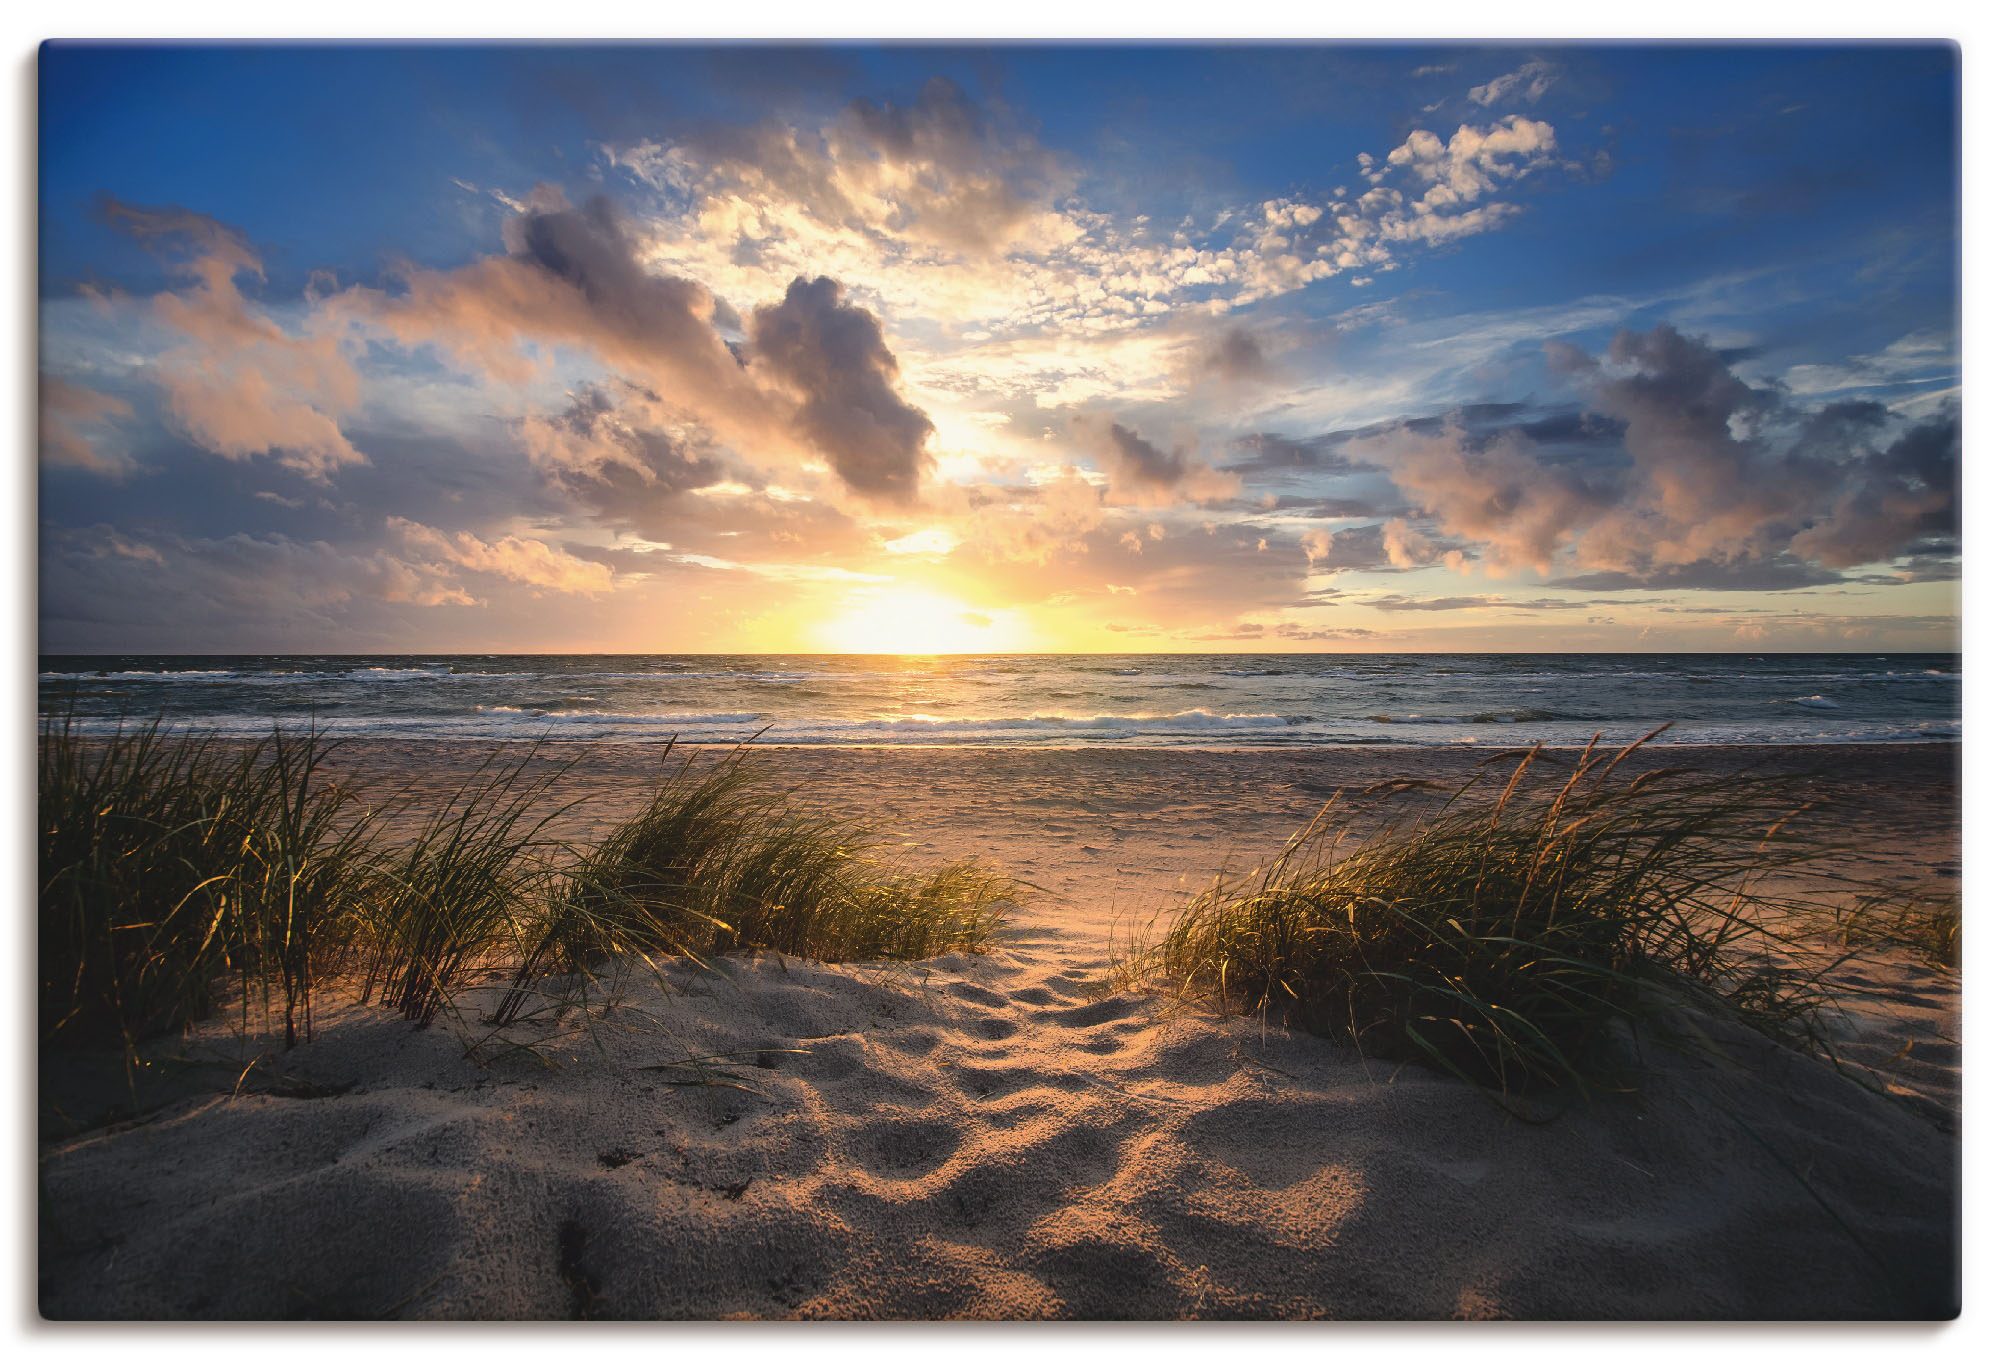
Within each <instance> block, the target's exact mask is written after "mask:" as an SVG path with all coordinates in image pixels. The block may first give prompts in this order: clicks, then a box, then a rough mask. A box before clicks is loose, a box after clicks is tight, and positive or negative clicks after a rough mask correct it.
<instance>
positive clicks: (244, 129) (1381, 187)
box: [37, 44, 1961, 653]
mask: <svg viewBox="0 0 2000 1359" xmlns="http://www.w3.org/2000/svg"><path fill="white" fill-rule="evenodd" d="M38 88H39V100H40V111H39V112H40V124H39V125H40V129H41V130H40V145H39V177H40V178H39V203H38V221H37V230H38V239H39V250H40V273H39V309H40V381H39V394H40V407H39V432H40V457H41V462H40V466H41V473H40V485H39V499H38V506H37V514H38V518H39V538H40V559H39V573H38V576H39V591H40V646H41V649H42V650H43V651H45V652H90V653H106V652H197V653H208V652H220V653H237V652H276V653H285V652H412V651H418V652H451V651H479V652H489V651H491V652H499V651H506V652H518V651H530V652H532V651H604V652H691V651H711V652H820V651H911V652H938V651H974V652H982V653H986V652H1003V651H1065V652H1074V651H1136V652H1161V651H1239V652H1242V651H1249V652H1270V651H1315V650H1324V651H1572V650H1573V651H1592V650H1601V651H1649V650H1659V651H1675V650H1692V651H1728V650H1747V651H1776V650H1882V649H1912V650H1948V649H1952V648H1954V647H1956V646H1957V645H1958V641H1959V609H1960V589H1959V576H1960V547H1961V543H1960V521H1961V509H1960V484H1961V477H1960V467H1961V435H1960V382H1961V378H1960V344H1959V335H1960V316H1959V272H1958V271H1959V257H1960V245H1961V241H1960V225H1959V183H1958V173H1959V171H1958V167H1959V163H1960V145H1959V74H1958V54H1957V52H1956V50H1955V49H1954V48H1952V47H1950V46H1945V45H1938V44H1929V45H1924V44H1903V45H1886V46H1884V45H1876V46H1838V45H1813V46H1790V47H1772V46H1761V47H1753V46H1734V47H1728V46H1705V47H1703V46H1682V47H1666V46H1659V45H1637V44H1627V45H1615V46H1596V47H1590V46H1563V45H1521V46H1454V45H1447V44H1433V45H1425V46H1389V45H1381V44H1373V45H1344V46H1339V45H1301V44H1289V45H1258V44H1240V45H1233V46H1219V47H1203V46H1192V45H1178V46H1154V47H1140V48H1134V47H1124V48H1119V47H1104V46H1094V45H1086V44H1075V45H1068V46H1042V47H1037V46H1032V45H1026V44H1011V45H1000V46H984V47H980V46H958V47H933V48H926V47H920V46H908V45H903V46H882V45H852V44H841V45H819V46H791V47H717V46H701V45H684V46H625V47H584V46H569V47H561V46H556V47H550V46H487V47H468V48H426V47H412V46H401V47H373V48H369V47H350V48H329V47H288V48H287V47H256V46H242V45H240V46H232V47H211V48H200V47H191V46H181V47H151V48H148V47H105V46H88V45H68V46H65V45H52V46H48V47H45V48H44V49H43V50H42V54H41V58H40V62H39V71H38Z"/></svg>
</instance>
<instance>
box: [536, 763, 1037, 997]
mask: <svg viewBox="0 0 2000 1359" xmlns="http://www.w3.org/2000/svg"><path fill="white" fill-rule="evenodd" d="M669 754H671V746H670V747H669ZM883 849H884V845H883V841H882V837H881V834H880V832H879V830H878V829H877V828H876V827H874V826H872V825H870V824H869V823H867V822H863V821H858V820H853V819H846V818H839V817H832V816H828V815H825V814H823V813H820V812H817V811H814V810H812V809H811V807H810V806H809V805H804V806H802V805H801V798H800V797H799V795H798V793H797V792H796V791H794V790H787V789H784V788H781V787H779V786H777V785H776V784H775V783H773V782H772V781H771V780H770V779H769V778H768V776H767V775H766V773H765V771H763V770H762V769H761V768H760V767H759V766H758V765H757V764H756V763H755V762H754V761H753V759H752V758H751V754H750V751H749V750H748V748H747V747H739V748H738V749H736V750H734V751H732V752H731V753H729V754H728V755H726V756H724V757H723V758H722V759H721V760H719V761H717V762H716V763H715V764H714V765H712V766H711V767H710V768H708V769H706V770H697V769H696V767H695V760H694V757H693V756H691V755H690V756H688V757H686V758H684V759H683V760H682V761H681V762H680V764H679V765H678V767H676V768H675V769H674V770H673V772H672V773H670V774H669V775H668V776H667V777H666V778H665V779H664V780H663V781H662V782H661V784H660V786H659V788H658V789H657V790H656V791H655V792H654V795H653V798H652V800H651V801H650V802H649V803H648V804H647V805H646V807H645V808H644V809H642V810H641V811H640V812H639V813H638V814H637V815H635V816H634V817H632V818H631V819H630V820H628V821H626V822H625V823H623V824H622V825H620V826H618V827H617V828H616V829H615V830H613V831H612V832H611V834H610V835H609V836H608V837H606V838H605V839H604V840H603V841H602V842H600V843H599V844H597V845H595V846H592V847H590V848H589V849H588V850H586V851H584V852H582V853H581V854H580V855H579V856H578V860H577V862H576V863H575V865H574V866H573V867H571V868H570V869H569V870H567V871H566V872H565V873H564V874H563V875H562V882H561V886H560V887H559V889H558V890H557V891H555V892H554V893H552V894H551V895H549V896H547V897H546V898H545V899H544V903H543V911H544V915H543V918H542V920H541V923H540V929H539V933H538V937H537V939H536V941H535V943H534V945H533V947H531V948H529V949H527V950H525V957H524V959H523V962H522V966H521V970H520V974H519V976H518V978H517V983H516V987H515V990H514V992H513V994H511V995H510V996H509V997H508V998H507V1000H506V1001H505V1002H503V1003H502V1006H501V1008H500V1009H499V1010H498V1011H497V1012H496V1019H498V1020H500V1021H503V1022H504V1021H506V1020H508V1019H511V1018H512V1017H513V1016H514V1015H516V1014H518V1013H519V1011H520V1008H521V1005H522V1003H523V1000H524V998H525V994H526V992H525V988H526V986H527V984H528V983H529V982H530V981H531V980H532V979H533V978H534V977H535V976H537V975H539V974H541V973H543V972H547V971H551V970H553V971H556V972H561V973H568V974H572V975H581V974H586V973H588V972H589V971H591V970H592V969H593V968H594V967H596V966H597V965H598V964H599V963H601V962H602V961H603V960H605V959H608V958H613V957H632V956H641V955H650V954H673V955H678V956H681V957H685V958H700V957H703V956H706V955H709V954H713V953H719V952H723V951H726V950H730V949H771V950H775V951H777V952H779V953H785V954H790V955H792V956H794V957H800V958H811V959H815V960H818V961H821V962H848V961H854V960H860V959H912V958H925V957H931V956H933V955H936V954H939V953H947V952H951V951H954V950H960V951H974V950H977V949H981V948H984V947H985V946H986V945H987V943H988V942H989V941H990V940H991V939H992V937H993V934H994V932H995V931H996V930H997V929H998V928H999V927H1000V925H1001V923H1002V921H1003V920H1004V919H1005V917H1006V914H1007V912H1008V910H1009V909H1010V908H1011V907H1012V905H1013V903H1014V899H1015V891H1016V888H1015V884H1014V882H1013V881H1012V879H1010V878H1008V877H1006V876H1005V875H1003V874H1001V873H999V872H998V871H996V870H994V869H992V868H990V867H988V866H987V865H984V864H982V863H980V862H978V861H976V860H972V859H959V860H955V861H952V862H949V863H945V864H942V865H939V866H936V867H933V868H928V869H921V870H919V869H910V868H905V867H902V866H900V865H899V864H897V863H896V862H894V861H893V860H890V859H887V858H885V857H884V856H883Z"/></svg>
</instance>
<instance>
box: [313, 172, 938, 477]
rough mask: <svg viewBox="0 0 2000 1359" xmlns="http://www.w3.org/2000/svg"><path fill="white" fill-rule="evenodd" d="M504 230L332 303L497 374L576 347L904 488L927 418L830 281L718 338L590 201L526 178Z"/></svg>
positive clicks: (722, 423) (838, 470)
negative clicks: (456, 259)
mask: <svg viewBox="0 0 2000 1359" xmlns="http://www.w3.org/2000/svg"><path fill="white" fill-rule="evenodd" d="M507 238H508V244H509V253H508V254H507V255H505V256H496V257H489V258H486V259H482V260H479V261H477V262H476V263H474V264H470V265H467V266H465V267H464V268H461V269H457V270H452V271H449V272H443V273H432V272H421V271H418V272H412V273H411V274H410V275H409V276H408V277H407V284H408V287H407V290H406V292H405V293H404V294H402V295H400V296H390V295H388V294H385V293H381V292H376V291H373V290H368V289H353V290H350V291H349V292H348V293H346V294H342V295H341V297H340V298H339V299H337V301H336V305H337V307H338V308H339V309H340V310H342V311H344V312H346V313H348V314H350V315H352V316H354V317H355V318H356V319H358V320H361V321H363V322H365V323H368V324H372V325H375V326H378V327H381V328H383V329H385V330H387V331H388V332H389V333H390V334H392V335H393V336H395V337H396V338H397V339H399V340H400V341H402V342H403V343H404V344H406V345H411V346H415V345H420V344H429V345H434V346H437V347H438V348H440V349H442V350H444V351H446V352H448V353H451V354H454V355H455V356H457V357H458V358H460V359H461V360H464V361H468V362H472V363H476V364H478V365H480V366H482V367H485V368H486V369H487V370H488V371H490V372H491V373H493V375H494V376H496V377H499V378H501V379H503V380H520V379H522V378H524V377H525V376H527V373H528V371H529V370H528V369H527V367H526V365H525V362H524V360H523V359H522V356H521V354H520V352H519V348H518V346H519V342H520V341H521V340H522V339H524V338H528V339H535V340H540V341H543V342H545V343H556V344H569V345H577V346H582V347H587V348H589V349H592V350H594V351H595V352H596V353H597V354H598V356H599V357H600V358H602V359H603V360H605V361H606V362H607V363H609V364H611V365H612V366H614V367H615V368H617V369H618V370H620V371H621V372H622V373H624V374H625V375H626V376H627V377H628V378H630V379H632V380H634V381H635V382H637V383H640V384H642V385H643V386H644V387H646V388H648V389H651V390H652V391H653V392H654V394H655V398H656V400H657V401H658V403H660V404H663V405H666V406H669V407H672V408H674V409H676V410H678V411H681V412H684V413H686V414H687V415H689V416H690V417H692V418H694V419H696V420H699V421H700V422H701V423H703V424H705V425H707V426H709V427H711V428H713V429H714V430H715V431H716V433H717V434H718V435H719V436H720V437H721V438H723V439H724V440H725V441H727V442H730V443H732V444H735V445H736V446H738V447H739V448H741V449H743V450H745V451H746V452H751V453H754V454H757V455H767V454H769V453H770V452H771V451H773V450H774V449H776V450H784V449H790V450H795V451H797V452H798V453H800V454H802V455H805V456H817V457H823V458H825V459H826V461H827V463H828V464H829V465H830V466H831V467H832V468H833V470H834V472H835V474H836V475H837V476H838V477H839V478H840V479H841V481H842V482H843V483H844V484H845V485H846V486H847V487H848V488H849V489H850V490H852V491H855V492H856V493H858V494H860V495H863V496H866V497H869V498H873V499H880V500H888V501H896V502H904V501H907V500H909V499H910V498H911V497H912V496H913V495H914V494H915V491H916V487H917V484H918V482H919V481H920V480H921V478H922V477H923V475H924V474H925V472H926V471H928V469H929V467H930V460H929V457H928V455H927V454H926V453H925V452H924V449H923V445H924V443H925V441H926V440H927V439H928V438H929V437H930V434H931V428H932V427H931V422H930V419H929V417H928V416H926V415H925V414H924V413H923V412H922V411H920V410H918V409H917V408H916V407H914V406H912V405H910V404H909V403H907V402H905V401H904V400H903V399H902V398H901V397H900V396H898V395H897V394H896V391H895V388H894V382H895V379H896V373H897V365H896V359H895V356H894V355H893V354H891V353H890V351H889V348H888V346H887V344H886V343H885V342H884V341H883V337H882V327H881V324H880V322H878V321H877V320H876V318H875V317H874V315H873V314H872V313H870V312H868V311H867V310H865V309H863V308H861V307H857V306H853V305H850V304H847V303H845V302H843V301H842V300H841V289H840V285H839V284H837V283H836V282H834V281H833V280H831V279H828V278H818V279H813V280H810V281H808V280H806V279H797V280H794V282H793V283H792V285H791V287H790V288H789V289H788V290H787V291H786V294H785V297H784V299H783V300H782V301H781V302H778V303H776V304H774V305H771V306H765V307H759V308H757V309H756V310H755V311H754V312H753V313H752V315H751V317H750V320H749V325H748V330H749V343H748V345H747V346H742V345H732V344H730V343H728V342H726V341H725V340H724V338H723V336H722V334H721V333H720V331H719V330H718V328H717V327H718V325H719V324H721V323H722V322H724V321H725V320H730V319H733V317H725V316H723V315H721V314H720V312H719V311H718V304H717V302H716V300H715V299H714V297H713V296H712V295H711V294H710V293H709V292H708V290H707V289H706V288H704V287H702V286H701V285H700V284H698V283H695V282H693V281H692V280H690V279H685V278H676V277H672V276H668V275H662V274H655V273H651V272H649V271H648V270H647V269H645V268H644V267H643V265H642V264H641V263H640V261H639V257H638V253H637V250H636V248H635V246H634V244H633V242H632V240H631V238H630V236H629V234H628V233H627V231H626V230H625V228H624V226H623V224H622V223H621V222H620V220H619V219H618V216H617V214H616V212H615V211H614V210H613V209H612V207H611V205H610V204H609V202H608V201H607V200H605V199H603V198H597V199H593V200H592V201H591V202H590V203H588V204H586V205H585V206H584V207H583V208H572V207H570V206H569V205H568V204H567V203H566V202H564V201H563V200H562V199H561V196H560V195H557V194H554V193H553V192H551V191H546V190H538V191H537V193H536V195H535V196H534V198H533V199H532V200H531V202H530V204H529V207H528V209H527V211H525V212H523V213H522V214H521V216H519V217H518V218H516V219H514V220H513V221H511V222H510V223H509V225H508V231H507Z"/></svg>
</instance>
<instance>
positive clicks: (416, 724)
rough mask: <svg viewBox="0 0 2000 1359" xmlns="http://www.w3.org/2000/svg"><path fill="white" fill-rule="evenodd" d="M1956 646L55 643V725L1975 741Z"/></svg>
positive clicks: (661, 736)
mask: <svg viewBox="0 0 2000 1359" xmlns="http://www.w3.org/2000/svg"><path fill="white" fill-rule="evenodd" d="M1960 688H1961V675H1960V663H1959V657H1958V655H1957V654H1955V653H1952V654H1912V653H1891V654H1884V655H1872V654H1858V655H1857V654H1845V653H1843V654H1824V655H1793V654H1785V655H1740V654H1729V655H1653V654H1646V655H1602V654H1592V655H1579V654H1571V653H1564V654H1550V655H1519V654H1508V655H1437V654H1421V655H1332V654H1312V655H1298V654H1287V655H1186V654H1180V655H1159V656H1101V655H1092V656H1075V655H1071V656H1019V655H995V656H970V655H967V656H927V657H904V656H714V655H689V656H662V655H639V656H618V655H407V656H382V655H372V656H47V655H45V656H43V657H42V658H41V675H40V699H39V702H40V710H41V713H42V715H43V718H44V720H45V721H46V720H49V719H51V718H60V717H61V716H63V715H64V714H67V715H68V717H69V720H70V721H72V722H73V723H75V724H76V725H78V726H79V727H81V728H82V729H84V730H86V731H94V730H109V729H111V728H114V727H116V726H118V725H120V724H123V725H126V726H131V725H134V724H137V723H144V722H149V721H151V720H153V719H156V718H158V719H162V720H164V721H165V722H166V723H168V724H169V725H173V726H182V727H191V728H197V729H202V730H213V731H217V732H220V733H223V734H241V735H254V734H261V733H266V732H268V731H270V730H271V728H272V727H273V726H274V725H279V726H284V727H287V728H296V727H304V726H306V725H308V724H311V725H314V726H317V727H318V728H319V729H320V730H322V731H326V732H329V733H334V734H338V735H342V736H352V737H377V738H391V739H408V738H419V737H421V738H444V739H456V740H468V741H489V742H490V741H495V740H517V739H524V738H526V739H543V740H548V741H557V742H609V743H624V744H643V743H655V742H662V741H665V740H666V739H668V738H669V737H671V738H674V739H676V740H677V741H679V742H681V743H683V744H700V745H711V744H734V743H737V742H741V741H745V740H748V739H751V738H756V739H757V740H758V742H759V744H760V745H846V746H857V745H861V746H1052V747H1103V746H1121V747H1154V748H1160V747H1167V748H1173V747H1231V748H1243V747H1313V746H1492V747H1513V746H1522V745H1526V744H1529V743H1531V742H1535V741H1540V742H1543V743H1545V744H1547V745H1549V746H1554V747H1574V746H1581V745H1583V744H1584V743H1585V742H1587V741H1589V740H1590V739H1591V738H1592V737H1593V736H1601V738H1602V739H1603V740H1605V741H1607V742H1622V741H1628V740H1631V739H1633V738H1636V737H1638V736H1641V735H1643V734H1645V733H1646V732H1648V731H1651V730H1652V729H1653V728H1654V727H1657V726H1659V725H1660V724H1661V723H1667V722H1671V723H1672V724H1673V725H1672V726H1671V727H1669V728H1668V730H1667V731H1666V732H1665V733H1663V734H1662V735H1661V736H1660V737H1659V738H1657V739H1658V741H1659V742H1660V743H1663V744H1695V745H1717V744H1748V745H1763V744H1810V743H1846V742H1878V741H1892V742H1893V741H1900V742H1931V741H1957V740H1958V739H1959V737H1960V723H1961V694H1960Z"/></svg>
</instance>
